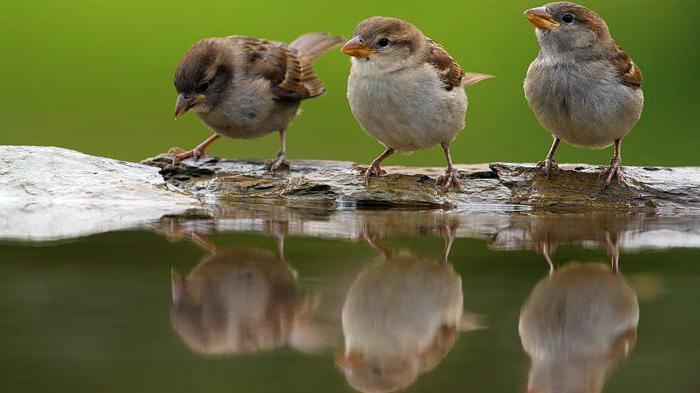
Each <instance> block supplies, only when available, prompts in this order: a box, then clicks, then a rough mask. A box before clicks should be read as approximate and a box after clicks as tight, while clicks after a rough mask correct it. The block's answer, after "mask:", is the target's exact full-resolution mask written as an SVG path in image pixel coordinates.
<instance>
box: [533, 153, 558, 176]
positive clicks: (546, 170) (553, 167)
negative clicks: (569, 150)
mask: <svg viewBox="0 0 700 393" xmlns="http://www.w3.org/2000/svg"><path fill="white" fill-rule="evenodd" d="M537 168H539V169H541V170H542V173H543V174H544V175H545V176H547V179H549V178H550V177H551V176H556V175H557V174H559V165H557V163H556V161H554V160H553V159H551V158H547V159H545V160H544V161H540V162H538V163H537Z"/></svg>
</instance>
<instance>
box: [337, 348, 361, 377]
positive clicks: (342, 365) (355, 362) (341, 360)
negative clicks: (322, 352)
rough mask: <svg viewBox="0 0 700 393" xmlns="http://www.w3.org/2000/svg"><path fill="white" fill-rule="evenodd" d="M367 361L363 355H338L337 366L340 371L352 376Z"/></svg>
mask: <svg viewBox="0 0 700 393" xmlns="http://www.w3.org/2000/svg"><path fill="white" fill-rule="evenodd" d="M364 361H365V357H364V356H363V355H362V354H361V353H355V352H353V353H350V354H345V355H338V356H337V358H336V360H335V364H336V365H337V366H338V368H339V369H340V370H342V371H343V372H344V373H346V374H351V373H352V372H353V370H357V369H358V368H359V367H360V366H362V364H363V363H364Z"/></svg>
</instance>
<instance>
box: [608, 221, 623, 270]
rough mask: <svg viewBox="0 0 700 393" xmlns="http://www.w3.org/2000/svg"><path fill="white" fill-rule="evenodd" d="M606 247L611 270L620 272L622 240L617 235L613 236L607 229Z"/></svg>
mask: <svg viewBox="0 0 700 393" xmlns="http://www.w3.org/2000/svg"><path fill="white" fill-rule="evenodd" d="M605 248H606V249H607V251H608V257H609V258H610V270H612V272H613V273H615V274H618V273H619V272H620V242H619V240H618V239H617V236H615V237H613V236H611V235H610V232H608V231H605Z"/></svg>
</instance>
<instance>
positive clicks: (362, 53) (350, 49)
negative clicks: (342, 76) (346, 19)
mask: <svg viewBox="0 0 700 393" xmlns="http://www.w3.org/2000/svg"><path fill="white" fill-rule="evenodd" d="M341 50H342V51H343V53H345V54H346V55H349V56H352V57H362V58H366V57H369V56H370V55H371V54H373V53H374V49H372V48H370V47H369V46H367V44H365V43H364V42H362V38H360V36H359V35H358V36H355V37H352V39H351V40H350V41H348V42H346V43H345V45H343V48H342V49H341Z"/></svg>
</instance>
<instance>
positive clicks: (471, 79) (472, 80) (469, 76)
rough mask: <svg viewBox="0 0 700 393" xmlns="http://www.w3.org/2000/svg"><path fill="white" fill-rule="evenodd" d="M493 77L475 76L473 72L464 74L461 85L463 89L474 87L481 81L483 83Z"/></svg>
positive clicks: (485, 75)
mask: <svg viewBox="0 0 700 393" xmlns="http://www.w3.org/2000/svg"><path fill="white" fill-rule="evenodd" d="M493 78H495V76H493V75H487V74H477V73H475V72H465V73H464V77H463V78H462V85H463V86H464V87H469V86H472V85H475V84H477V83H479V82H481V81H485V80H487V79H493Z"/></svg>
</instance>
